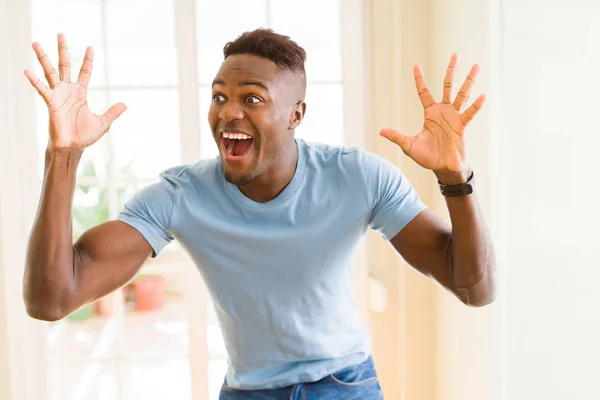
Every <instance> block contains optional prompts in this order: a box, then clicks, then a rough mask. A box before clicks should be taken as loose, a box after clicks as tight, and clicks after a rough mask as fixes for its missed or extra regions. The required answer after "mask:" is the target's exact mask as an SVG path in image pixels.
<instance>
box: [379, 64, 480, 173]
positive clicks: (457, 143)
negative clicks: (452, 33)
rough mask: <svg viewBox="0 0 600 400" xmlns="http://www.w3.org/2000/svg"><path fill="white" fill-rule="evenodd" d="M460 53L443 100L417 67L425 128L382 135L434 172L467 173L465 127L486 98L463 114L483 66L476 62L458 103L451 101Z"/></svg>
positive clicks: (450, 68) (447, 79)
mask: <svg viewBox="0 0 600 400" xmlns="http://www.w3.org/2000/svg"><path fill="white" fill-rule="evenodd" d="M457 60H458V56H457V55H456V54H453V55H452V58H451V59H450V64H449V65H448V69H447V71H446V77H445V79H444V92H443V97H442V101H441V103H436V102H435V100H434V99H433V96H432V95H431V93H430V92H429V89H428V88H427V84H426V83H425V78H424V77H423V70H422V69H421V67H420V66H418V65H417V66H415V67H414V76H415V83H416V85H417V92H418V94H419V98H420V99H421V103H422V104H423V107H424V109H425V122H424V124H423V129H422V130H421V132H419V133H418V134H417V135H416V136H406V135H404V134H402V133H400V132H397V131H395V130H393V129H383V130H382V131H381V132H380V135H381V136H383V137H385V138H387V139H389V140H391V141H392V142H394V143H396V144H398V145H399V146H400V147H401V148H402V151H404V153H405V154H406V155H407V156H409V157H410V158H412V159H413V160H414V161H415V162H416V163H417V164H419V165H420V166H422V167H423V168H427V169H430V170H433V171H434V172H436V173H437V172H442V173H445V172H451V173H463V172H464V171H465V169H466V165H465V164H466V161H465V140H464V131H465V127H466V126H467V125H468V124H469V122H470V121H471V120H472V119H473V117H475V114H477V112H478V111H479V110H480V109H481V107H482V106H483V103H484V101H485V96H484V95H481V96H479V97H478V98H477V100H475V102H474V103H473V104H472V105H471V106H470V107H469V108H467V109H466V110H465V111H464V112H462V113H461V108H462V106H463V104H464V103H465V101H466V99H467V98H468V97H469V93H470V92H471V88H472V87H473V85H474V84H475V79H476V77H477V73H478V72H479V66H478V65H477V64H475V65H474V66H473V67H472V68H471V72H470V73H469V75H468V76H467V79H466V80H465V82H464V83H463V85H462V87H461V88H460V90H459V92H458V94H457V95H456V98H455V99H454V102H451V95H452V85H453V81H454V69H455V67H456V63H457Z"/></svg>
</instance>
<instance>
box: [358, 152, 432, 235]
mask: <svg viewBox="0 0 600 400" xmlns="http://www.w3.org/2000/svg"><path fill="white" fill-rule="evenodd" d="M360 166H361V167H362V173H363V177H364V180H365V185H366V189H367V196H368V198H369V200H370V202H371V214H370V217H369V226H370V227H371V228H372V229H374V230H377V231H379V232H380V233H381V236H382V237H383V238H384V239H385V240H390V239H392V238H393V237H394V236H396V234H398V232H400V231H401V230H402V228H404V227H405V226H406V225H407V224H408V223H409V222H410V221H412V219H413V218H414V217H416V216H417V215H418V214H419V213H420V212H421V211H423V210H424V209H425V208H426V206H425V204H423V203H422V202H421V200H420V199H419V196H418V194H417V192H416V191H415V190H414V188H413V187H412V185H411V184H410V182H409V181H408V179H407V178H406V177H405V176H404V174H402V172H401V171H400V170H399V169H398V168H397V167H396V166H395V165H394V164H392V163H391V162H390V161H388V160H386V159H384V158H383V157H380V156H377V155H375V154H373V153H369V152H364V151H362V152H361V162H360Z"/></svg>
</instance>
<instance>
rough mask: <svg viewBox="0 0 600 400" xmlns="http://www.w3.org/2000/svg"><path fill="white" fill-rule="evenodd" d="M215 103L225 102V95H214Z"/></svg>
mask: <svg viewBox="0 0 600 400" xmlns="http://www.w3.org/2000/svg"><path fill="white" fill-rule="evenodd" d="M213 101H214V102H215V103H222V102H224V101H225V97H223V95H222V94H218V93H217V94H215V95H213Z"/></svg>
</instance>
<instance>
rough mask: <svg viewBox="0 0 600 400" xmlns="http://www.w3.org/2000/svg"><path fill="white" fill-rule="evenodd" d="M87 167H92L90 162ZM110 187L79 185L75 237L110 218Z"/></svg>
mask: <svg viewBox="0 0 600 400" xmlns="http://www.w3.org/2000/svg"><path fill="white" fill-rule="evenodd" d="M87 168H90V169H91V168H92V167H91V166H90V165H89V164H88V166H87ZM108 198H109V193H108V187H107V186H105V185H77V186H76V187H75V195H74V198H73V239H74V240H77V239H78V238H79V236H81V235H82V234H83V233H84V232H85V231H87V230H88V229H90V228H93V227H94V226H96V225H99V224H101V223H102V222H105V221H108V220H109V218H110V207H109V200H108Z"/></svg>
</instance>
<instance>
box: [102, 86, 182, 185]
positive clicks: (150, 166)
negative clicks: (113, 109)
mask: <svg viewBox="0 0 600 400" xmlns="http://www.w3.org/2000/svg"><path fill="white" fill-rule="evenodd" d="M117 102H123V103H125V104H127V111H126V112H125V113H124V114H123V115H122V116H121V117H120V118H119V119H118V120H117V121H116V122H115V123H114V124H113V125H112V127H111V130H110V132H109V135H111V141H112V143H113V146H112V148H113V151H114V157H115V168H116V175H117V177H118V178H119V179H134V178H139V179H156V178H158V174H159V173H160V172H162V171H163V170H165V169H167V168H170V167H173V166H176V165H178V164H179V163H180V160H181V157H180V148H179V146H180V139H179V135H180V132H179V98H178V94H177V91H176V90H120V91H114V92H111V94H110V103H111V104H114V103H117Z"/></svg>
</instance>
